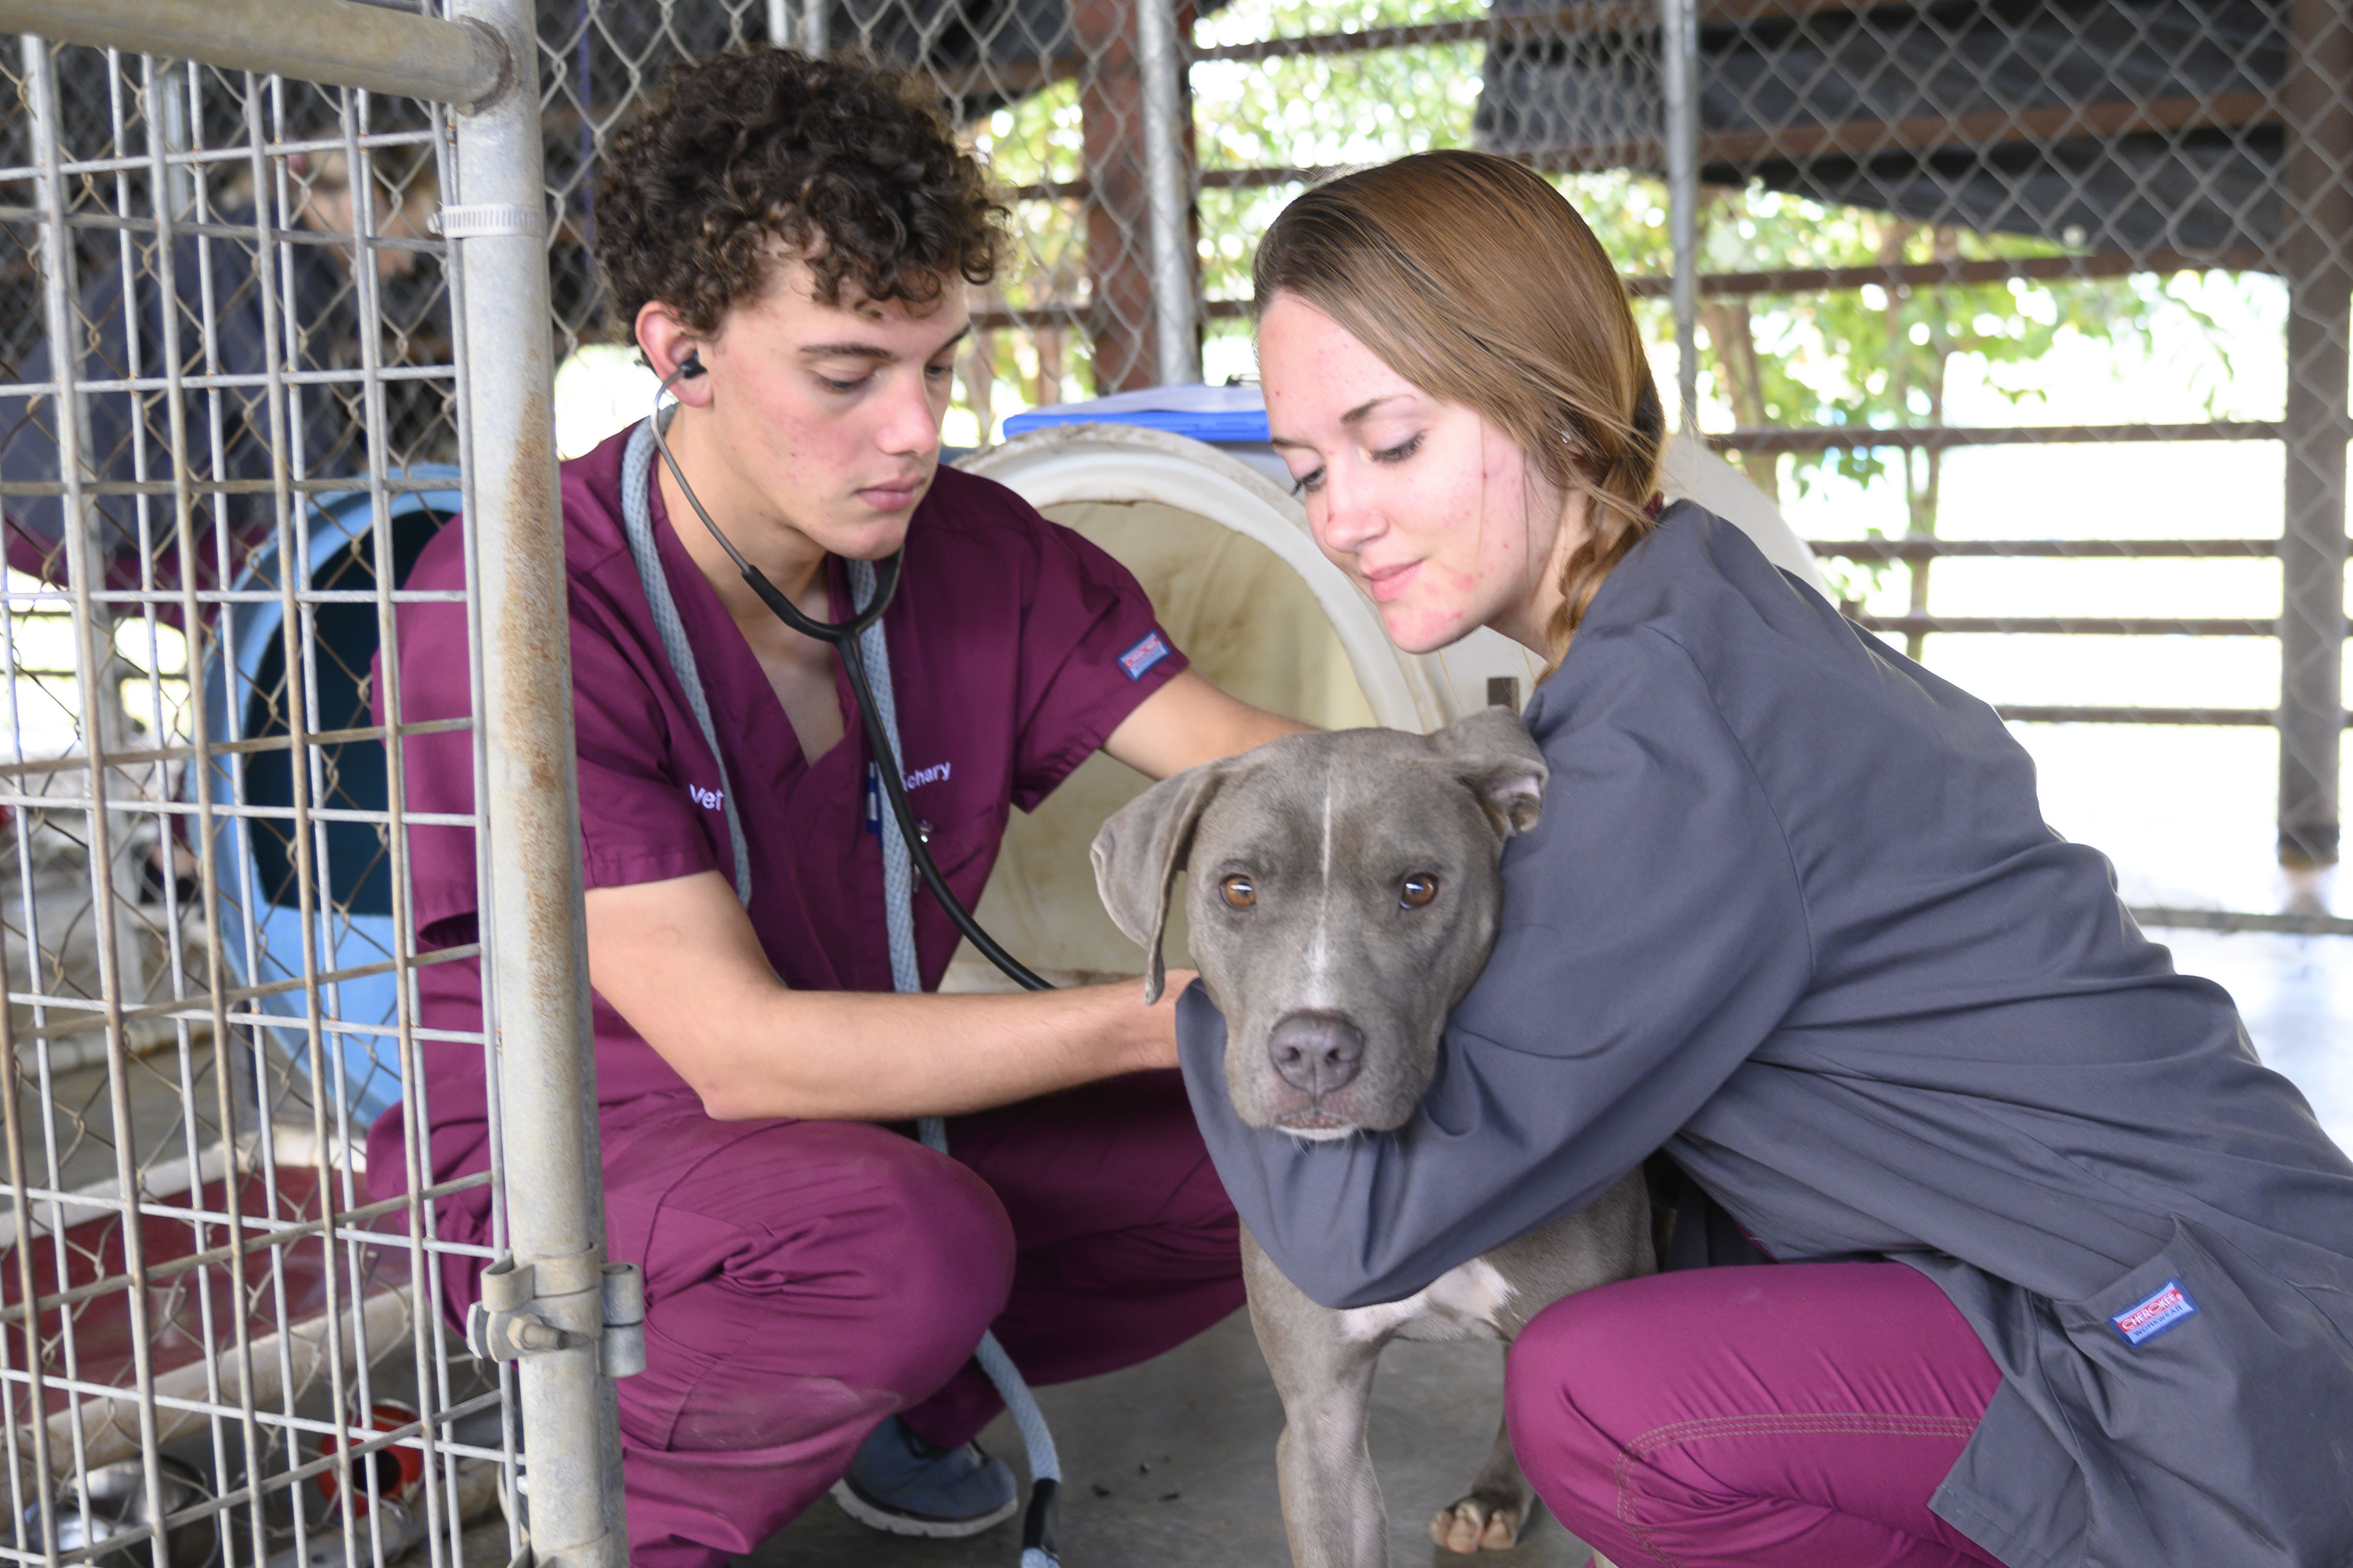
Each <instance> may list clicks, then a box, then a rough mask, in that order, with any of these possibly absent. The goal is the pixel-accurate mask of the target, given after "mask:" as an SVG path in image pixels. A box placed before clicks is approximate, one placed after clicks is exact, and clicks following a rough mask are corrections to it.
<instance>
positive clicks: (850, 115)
mask: <svg viewBox="0 0 2353 1568" xmlns="http://www.w3.org/2000/svg"><path fill="white" fill-rule="evenodd" d="M1004 211H1005V209H1004V207H1003V205H1001V204H1000V203H998V202H997V200H996V199H995V197H994V196H993V195H992V194H991V193H990V191H989V188H988V184H987V178H986V177H985V175H984V174H983V173H982V171H981V168H980V165H979V164H978V163H976V161H975V160H974V159H973V157H972V155H971V154H970V153H966V152H965V151H964V150H963V149H962V148H960V147H958V146H957V145H956V142H955V135H954V134H953V132H951V131H950V130H949V128H948V125H947V122H946V121H945V120H944V119H943V118H942V116H941V113H940V110H939V109H938V107H937V106H936V105H935V103H934V101H933V100H931V98H929V97H927V96H926V95H925V93H924V92H923V89H921V88H919V87H918V86H917V85H916V84H915V82H914V81H913V79H911V78H909V77H907V76H905V75H904V74H902V73H901V72H898V71H895V70H892V69H890V68H885V67H882V66H879V65H876V64H873V63H872V62H871V61H867V60H863V59H860V58H856V57H854V56H835V57H832V58H828V59H822V60H818V59H811V58H808V57H807V56H806V55H800V54H796V53H793V52H791V51H789V50H785V49H774V48H767V47H759V48H754V49H752V50H749V51H746V52H741V53H737V52H731V53H726V54H718V55H712V56H711V57H710V58H706V59H702V60H699V61H696V62H695V63H693V64H691V65H686V66H681V67H680V68H678V69H677V70H676V71H674V72H672V73H671V75H670V79H669V81H668V82H667V83H665V84H664V86H663V89H662V90H661V92H660V94H659V96H658V97H657V99H656V100H655V101H654V103H653V105H652V107H651V108H650V109H649V110H647V112H646V113H645V114H644V115H643V116H642V117H640V118H639V119H638V120H637V121H633V122H632V123H630V124H629V125H628V126H627V127H626V128H625V129H623V130H622V131H621V132H619V133H618V134H617V135H616V136H614V138H613V139H612V142H610V143H609V145H608V146H607V149H606V151H605V155H604V158H603V161H602V166H601V168H600V170H599V172H598V174H597V179H596V259H597V262H598V264H599V265H600V266H601V267H602V268H604V271H605V278H606V280H607V284H608V285H609V287H610V288H611V290H612V296H611V305H612V311H613V316H614V321H615V325H616V327H617V329H618V331H619V332H620V334H621V335H622V336H623V337H625V338H626V337H627V336H628V335H629V333H630V332H631V331H632V330H633V324H634V322H635V321H636V320H637V315H638V311H639V310H641V309H643V308H644V306H645V304H646V302H647V301H648V300H660V301H661V302H662V303H664V304H666V305H668V306H670V308H671V309H672V310H676V311H677V312H678V315H679V320H680V321H681V322H683V323H684V324H685V325H686V326H687V328H688V329H689V330H690V331H695V332H699V333H704V334H708V333H711V332H714V331H718V330H719V323H720V321H721V318H723V316H724V315H725V314H726V313H727V311H728V310H729V309H730V308H732V307H733V306H735V305H739V304H742V303H744V302H745V301H747V300H754V299H756V298H757V297H758V296H759V295H760V293H761V291H762V290H763V289H765V288H766V287H767V284H768V280H769V278H770V276H771V270H772V268H773V267H774V265H775V263H776V258H777V257H778V255H779V254H780V253H782V254H786V255H799V256H802V257H803V258H806V259H807V262H808V265H809V268H810V270H811V272H812V273H813V274H814V275H815V281H816V288H817V298H818V300H820V301H821V302H823V303H825V304H828V305H831V304H837V303H839V301H840V296H841V290H842V287H843V285H844V284H848V285H849V286H850V287H851V288H853V289H855V290H857V291H858V292H859V293H860V294H862V295H864V296H865V297H866V298H868V299H871V300H907V301H909V302H911V303H915V304H925V303H928V302H930V301H932V300H936V299H938V298H939V297H940V295H941V293H942V292H943V290H944V289H946V288H948V287H949V285H950V284H951V283H953V282H954V281H955V280H956V279H963V280H964V281H966V282H971V283H986V282H987V281H988V280H989V279H991V278H992V277H994V276H995V275H996V271H997V261H998V256H999V250H1000V247H1001V246H1002V244H1003V231H1002V229H1001V228H1000V227H999V226H998V221H999V219H1000V218H1001V216H1003V213H1004Z"/></svg>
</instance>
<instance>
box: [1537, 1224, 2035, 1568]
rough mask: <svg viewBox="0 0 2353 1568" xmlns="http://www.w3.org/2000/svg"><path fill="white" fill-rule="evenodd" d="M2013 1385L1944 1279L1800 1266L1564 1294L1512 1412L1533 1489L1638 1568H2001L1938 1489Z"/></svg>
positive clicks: (1621, 1567) (1895, 1270) (1592, 1540)
mask: <svg viewBox="0 0 2353 1568" xmlns="http://www.w3.org/2000/svg"><path fill="white" fill-rule="evenodd" d="M2000 1385H2001V1373H2000V1372H1999V1371H1997V1370H1996V1369H1995V1367H1994V1364H1993V1362H1992V1359H1991V1358H1990V1357H1989V1356H1988V1355H1987V1354H1986V1352H1985V1347H1984V1346H1983V1345H1982V1344H1980V1343H1979V1342H1978V1337H1977V1335H1976V1333H1975V1332H1973V1331H1971V1330H1970V1328H1969V1326H1968V1321H1966V1320H1964V1319H1963V1318H1962V1317H1961V1315H1960V1313H1959V1312H1958V1311H1957V1310H1954V1308H1953V1305H1952V1303H1951V1302H1950V1301H1948V1300H1946V1298H1945V1293H1944V1292H1943V1291H1941V1290H1939V1289H1936V1286H1935V1285H1934V1284H1932V1283H1931V1282H1930V1281H1929V1280H1928V1279H1927V1278H1926V1276H1924V1275H1922V1274H1920V1273H1918V1272H1916V1271H1915V1270H1913V1269H1910V1268H1905V1266H1904V1265H1903V1264H1900V1263H1790V1264H1778V1265H1774V1266H1770V1267H1765V1266H1759V1267H1755V1268H1695V1269H1690V1270H1686V1271H1683V1272H1680V1273H1674V1274H1654V1275H1652V1276H1651V1277H1650V1278H1648V1279H1630V1280H1627V1281H1626V1282H1624V1283H1622V1284H1618V1285H1606V1286H1603V1287H1602V1288H1600V1289H1597V1290H1588V1291H1587V1292H1585V1293H1584V1294H1582V1295H1578V1296H1571V1297H1569V1298H1568V1299H1567V1300H1565V1301H1560V1302H1557V1303H1556V1304H1555V1305H1553V1306H1551V1307H1549V1308H1547V1309H1546V1310H1544V1311H1542V1312H1540V1313H1538V1314H1537V1315H1536V1317H1535V1320H1534V1321H1532V1322H1530V1323H1529V1324H1528V1326H1527V1328H1526V1329H1525V1331H1523V1332H1522V1333H1521V1335H1520V1337H1519V1339H1518V1341H1517V1342H1514V1344H1513V1346H1512V1352H1511V1363H1510V1372H1509V1374H1508V1376H1507V1377H1506V1380H1505V1384H1504V1410H1505V1415H1506V1416H1507V1418H1508V1420H1509V1422H1510V1425H1511V1431H1512V1446H1513V1447H1514V1449H1515V1450H1517V1452H1518V1454H1519V1457H1520V1464H1521V1467H1522V1468H1524V1469H1525V1471H1526V1472H1527V1476H1528V1479H1529V1481H1530V1483H1531V1484H1533V1485H1534V1486H1535V1489H1536V1491H1537V1492H1538V1494H1540V1495H1541V1496H1542V1497H1543V1498H1544V1500H1545V1502H1546V1505H1547V1506H1549V1507H1550V1508H1551V1510H1553V1513H1554V1515H1555V1517H1556V1518H1557V1519H1559V1520H1560V1521H1561V1522H1562V1523H1563V1524H1565V1525H1567V1527H1568V1528H1569V1529H1570V1530H1572V1531H1576V1532H1577V1536H1578V1537H1579V1538H1580V1539H1582V1540H1583V1541H1585V1542H1588V1544H1590V1545H1592V1546H1594V1547H1595V1548H1597V1549H1599V1551H1600V1552H1602V1554H1603V1555H1605V1556H1607V1557H1608V1558H1609V1560H1610V1561H1611V1562H1612V1563H1616V1564H1617V1568H1648V1565H1654V1564H1674V1565H1677V1568H1785V1565H1786V1568H1973V1565H1975V1564H1979V1563H1992V1564H1994V1568H2000V1560H1999V1559H1997V1558H1995V1557H1994V1556H1993V1555H1992V1554H1991V1553H1989V1552H1987V1551H1986V1550H1985V1549H1984V1548H1983V1547H1980V1546H1978V1544H1977V1543H1976V1542H1972V1541H1970V1540H1969V1539H1968V1537H1966V1536H1964V1535H1962V1534H1961V1533H1960V1532H1959V1531H1957V1530H1955V1529H1954V1528H1953V1527H1952V1526H1951V1525H1949V1524H1947V1523H1946V1522H1945V1521H1943V1520H1941V1519H1938V1518H1937V1517H1936V1515H1935V1514H1933V1513H1931V1512H1929V1511H1928V1498H1929V1496H1930V1494H1931V1493H1933V1492H1934V1491H1935V1490H1936V1488H1937V1486H1938V1485H1939V1484H1940V1483H1941V1482H1942V1481H1943V1480H1944V1479H1945V1474H1946V1472H1947V1471H1948V1470H1950V1469H1951V1468H1953V1463H1954V1461H1955V1460H1957V1459H1958V1458H1960V1457H1961V1450H1962V1449H1963V1448H1964V1447H1967V1446H1968V1440H1969V1435H1970V1434H1971V1433H1972V1432H1974V1431H1976V1429H1977V1425H1978V1418H1979V1417H1980V1416H1982V1415H1984V1414H1985V1408H1986V1405H1987V1403H1988V1402H1989V1401H1990V1400H1991V1399H1992V1398H1993V1395H1994V1391H1995V1390H1996V1389H1998V1388H1999V1387H2000Z"/></svg>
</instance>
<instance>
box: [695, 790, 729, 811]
mask: <svg viewBox="0 0 2353 1568" xmlns="http://www.w3.org/2000/svg"><path fill="white" fill-rule="evenodd" d="M686 793H687V794H689V795H692V796H693V797H694V804H695V805H699V806H701V807H702V809H703V810H705V811H717V810H718V809H719V806H720V804H721V802H722V801H723V799H724V798H725V796H724V795H723V794H722V792H720V791H718V790H715V789H705V788H703V787H702V785H701V784H689V785H687V786H686Z"/></svg>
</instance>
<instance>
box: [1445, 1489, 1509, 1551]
mask: <svg viewBox="0 0 2353 1568" xmlns="http://www.w3.org/2000/svg"><path fill="white" fill-rule="evenodd" d="M1520 1518H1521V1509H1520V1505H1519V1504H1517V1503H1510V1502H1498V1501H1496V1500H1494V1499H1493V1498H1482V1497H1480V1496H1478V1495H1476V1494H1475V1493H1474V1494H1473V1495H1472V1496H1470V1497H1467V1498H1464V1499H1463V1500H1461V1501H1460V1502H1458V1503H1456V1504H1455V1505H1454V1506H1453V1507H1451V1508H1444V1509H1440V1510H1439V1511H1438V1517H1437V1518H1435V1519H1433V1520H1431V1521H1430V1540H1432V1541H1434V1542H1437V1543H1438V1544H1439V1545H1440V1546H1443V1547H1444V1548H1446V1550H1447V1551H1449V1552H1461V1553H1462V1554H1463V1555H1464V1556H1466V1557H1467V1556H1469V1555H1470V1554H1471V1553H1472V1552H1500V1551H1502V1550H1503V1549H1504V1548H1505V1547H1508V1546H1512V1545H1515V1544H1517V1543H1518V1542H1519V1539H1520Z"/></svg>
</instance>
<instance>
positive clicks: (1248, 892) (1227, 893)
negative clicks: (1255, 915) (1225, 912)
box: [1218, 877, 1258, 910]
mask: <svg viewBox="0 0 2353 1568" xmlns="http://www.w3.org/2000/svg"><path fill="white" fill-rule="evenodd" d="M1218 896H1219V898H1221V899H1223V900H1226V907H1227V908H1228V909H1234V910H1246V909H1249V908H1250V906H1251V905H1252V904H1255V903H1257V902H1258V884H1257V883H1255V882H1253V881H1251V880H1250V879H1249V878H1248V877H1229V878H1227V879H1225V880H1224V881H1222V882H1220V883H1219V884H1218Z"/></svg>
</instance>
